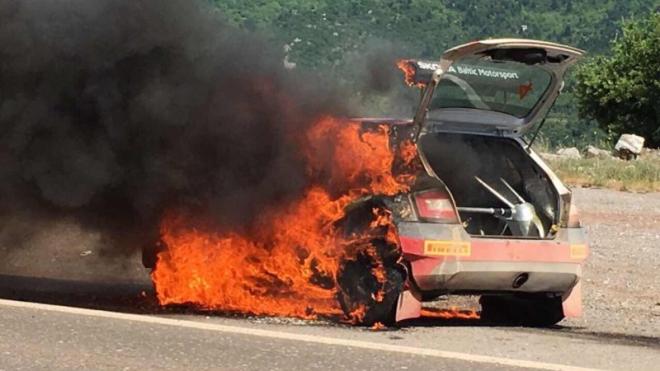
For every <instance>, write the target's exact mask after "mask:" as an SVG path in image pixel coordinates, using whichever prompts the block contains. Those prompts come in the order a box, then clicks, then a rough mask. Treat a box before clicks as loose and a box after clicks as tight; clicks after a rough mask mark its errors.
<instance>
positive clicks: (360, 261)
mask: <svg viewBox="0 0 660 371" xmlns="http://www.w3.org/2000/svg"><path fill="white" fill-rule="evenodd" d="M374 269H379V267H378V264H375V262H374V261H373V258H372V257H370V256H367V255H366V254H360V255H359V256H358V257H357V259H356V260H351V261H346V262H345V263H344V264H343V266H342V269H341V271H340V272H339V275H338V277H337V282H338V283H339V294H338V300H339V304H340V305H341V308H342V310H343V311H344V314H345V315H346V316H347V317H348V318H349V319H350V320H351V321H353V322H355V323H358V324H363V325H366V326H371V325H373V324H375V323H376V322H380V323H382V324H385V325H391V324H393V323H394V322H395V314H396V312H395V311H396V304H397V299H398V297H399V294H400V293H401V290H402V288H403V282H404V277H405V275H404V273H403V272H402V270H401V269H399V268H398V267H382V269H383V273H384V274H383V275H382V277H380V278H382V281H380V280H379V277H377V275H376V274H374V272H373V270H374Z"/></svg>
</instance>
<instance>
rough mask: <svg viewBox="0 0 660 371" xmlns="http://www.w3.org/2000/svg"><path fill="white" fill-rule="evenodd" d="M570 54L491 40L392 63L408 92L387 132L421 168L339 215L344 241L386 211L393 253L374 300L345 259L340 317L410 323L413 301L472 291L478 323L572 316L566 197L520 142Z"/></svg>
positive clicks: (575, 281)
mask: <svg viewBox="0 0 660 371" xmlns="http://www.w3.org/2000/svg"><path fill="white" fill-rule="evenodd" d="M581 55H583V51H581V50H579V49H576V48H572V47H569V46H564V45H559V44H555V43H550V42H544V41H534V40H521V39H490V40H483V41H476V42H470V43H468V44H464V45H461V46H458V47H455V48H452V49H449V50H447V51H446V52H445V53H444V54H443V55H442V57H441V58H440V59H439V60H437V61H415V60H408V61H405V62H404V64H405V66H404V69H405V70H406V71H407V72H408V76H407V80H408V83H409V84H410V85H414V86H417V87H420V88H421V98H420V103H419V106H418V108H417V111H416V114H415V116H414V118H413V119H411V120H399V121H390V123H391V125H392V130H391V136H392V139H393V142H394V143H397V142H401V141H404V140H412V141H414V142H415V143H416V145H417V151H418V156H419V160H420V162H421V164H422V165H423V171H422V174H421V175H420V176H418V177H417V181H416V182H415V184H414V186H413V187H412V189H411V191H410V192H409V193H407V194H402V195H397V196H393V197H380V196H378V195H373V197H365V198H364V199H361V200H360V201H359V202H356V203H355V204H354V205H351V206H350V208H349V209H348V210H347V214H346V218H345V219H344V229H345V231H346V233H354V232H355V231H356V230H359V229H360V228H362V227H364V225H365V223H366V222H368V220H369V218H370V215H372V210H374V209H375V208H386V209H387V210H389V211H390V212H391V213H392V218H393V222H394V225H395V227H396V231H397V236H398V247H397V249H389V250H388V249H384V251H388V252H385V253H382V254H381V255H383V256H382V260H383V262H384V263H383V264H384V265H385V268H386V274H385V279H386V280H387V285H386V287H385V293H384V295H373V293H374V292H375V291H374V290H376V289H375V288H376V287H379V286H378V283H377V282H375V281H374V278H373V275H371V276H370V272H369V269H365V268H364V266H365V264H364V262H347V263H346V264H345V265H344V267H343V269H342V270H341V272H340V273H339V275H338V283H339V286H340V294H339V296H340V297H339V300H340V302H341V304H342V307H343V308H344V311H345V312H346V313H351V311H355V310H356V308H364V312H365V313H363V314H362V315H363V316H362V318H361V319H362V321H363V322H364V323H367V324H369V323H375V322H383V323H390V322H394V321H401V320H404V319H409V318H414V317H418V316H419V315H420V311H421V307H422V302H424V301H430V300H434V299H435V298H437V297H439V296H441V295H448V294H464V295H479V296H480V304H481V307H482V311H481V317H482V319H485V320H492V321H498V322H499V321H506V322H514V323H517V324H523V325H533V326H549V325H553V324H555V323H557V322H559V321H561V320H562V319H563V318H564V317H573V316H579V315H581V311H582V306H581V283H580V280H581V277H582V264H583V262H584V260H585V258H586V257H587V255H588V244H587V240H586V238H585V232H584V230H583V228H582V227H581V225H580V221H579V219H578V214H577V209H576V207H575V206H574V205H573V203H572V199H571V192H570V190H569V189H568V188H567V187H566V186H565V185H564V184H562V182H561V181H560V180H559V178H558V177H557V176H556V175H555V174H554V173H553V172H552V170H551V169H550V168H549V167H548V166H547V165H546V164H545V163H544V162H543V160H542V159H541V158H540V157H539V156H538V155H537V154H536V153H535V152H534V150H533V149H532V148H531V141H533V140H534V138H535V136H536V133H537V132H538V130H539V128H540V127H541V126H542V125H543V121H544V119H545V117H546V115H547V114H548V111H549V110H550V108H551V107H552V105H553V103H554V102H555V100H556V99H557V97H558V96H559V94H560V92H561V90H562V88H563V86H564V82H563V77H564V74H565V73H566V71H567V70H568V68H569V67H570V66H571V65H573V64H574V63H575V62H576V61H577V60H578V59H579V58H580V56H581ZM363 121H364V122H365V124H368V123H369V122H368V121H369V119H365V120H363ZM377 240H378V236H375V237H374V243H378V241H377ZM381 242H382V243H383V244H386V241H385V237H384V236H382V241H381ZM367 266H368V264H367ZM372 268H373V267H372ZM370 269H371V268H370ZM371 270H372V271H373V269H371ZM381 286H382V285H381ZM370 292H371V293H372V295H368V294H369V293H370ZM361 293H362V294H364V293H367V295H360V294H361ZM356 298H358V299H356ZM359 298H362V299H359Z"/></svg>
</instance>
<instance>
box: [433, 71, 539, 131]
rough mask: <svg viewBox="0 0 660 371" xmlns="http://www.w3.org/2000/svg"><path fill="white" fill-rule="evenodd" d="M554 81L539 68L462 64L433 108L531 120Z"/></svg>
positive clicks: (446, 80)
mask: <svg viewBox="0 0 660 371" xmlns="http://www.w3.org/2000/svg"><path fill="white" fill-rule="evenodd" d="M551 81H552V77H551V76H550V73H549V72H547V71H545V70H543V69H541V68H539V67H535V66H529V65H526V64H523V63H518V62H511V61H492V60H490V59H473V60H460V61H457V62H456V63H454V64H453V65H452V66H451V67H450V68H449V71H447V73H446V74H445V75H444V76H443V78H442V79H441V80H440V83H439V84H438V86H437V87H436V89H435V92H434V97H433V100H432V101H431V105H430V107H429V109H430V111H429V118H433V116H434V115H433V110H435V109H439V108H474V109H483V110H489V111H498V112H503V113H507V114H509V115H513V116H516V117H519V118H522V117H525V116H527V115H528V114H529V113H530V112H531V111H532V109H533V108H534V107H535V106H536V104H537V103H538V102H539V101H540V100H541V98H543V96H544V95H545V92H546V91H547V89H548V87H549V86H550V83H551Z"/></svg>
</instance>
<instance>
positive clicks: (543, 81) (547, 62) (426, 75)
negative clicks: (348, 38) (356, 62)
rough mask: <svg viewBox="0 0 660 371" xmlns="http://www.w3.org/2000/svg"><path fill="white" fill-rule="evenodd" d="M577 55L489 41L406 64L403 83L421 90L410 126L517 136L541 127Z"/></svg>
mask: <svg viewBox="0 0 660 371" xmlns="http://www.w3.org/2000/svg"><path fill="white" fill-rule="evenodd" d="M582 54H583V51H581V50H579V49H575V48H572V47H569V46H564V45H559V44H553V43H548V42H543V41H534V40H520V39H493V40H483V41H475V42H471V43H468V44H464V45H461V46H457V47H455V48H452V49H449V50H448V51H446V52H445V53H444V54H443V56H442V58H441V59H440V61H438V62H428V61H426V62H425V61H413V60H411V61H407V65H406V66H403V68H404V70H407V72H408V74H407V76H406V78H407V81H408V83H409V84H414V85H417V86H419V87H421V88H422V89H423V94H422V101H421V104H420V106H419V109H418V111H417V115H416V117H415V121H416V124H417V125H418V126H419V127H420V128H422V127H424V126H435V127H437V126H442V127H443V129H445V130H452V131H463V132H475V133H496V134H504V135H522V134H524V133H526V132H528V131H529V130H531V129H532V128H533V127H534V126H535V125H536V124H538V123H540V122H541V121H543V119H544V118H545V116H546V114H547V113H548V110H549V109H550V108H551V106H552V104H553V103H554V101H555V99H556V98H557V96H558V95H559V93H560V91H561V89H562V87H563V84H564V83H563V77H564V74H565V73H566V71H567V70H568V68H569V67H570V66H571V65H573V64H574V63H575V62H577V60H578V59H579V57H580V56H581V55H582Z"/></svg>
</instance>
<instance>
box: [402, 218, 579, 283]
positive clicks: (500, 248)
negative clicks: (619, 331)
mask: <svg viewBox="0 0 660 371" xmlns="http://www.w3.org/2000/svg"><path fill="white" fill-rule="evenodd" d="M398 228H399V238H400V242H401V248H402V250H403V256H404V259H405V260H406V261H407V262H408V263H409V265H410V270H411V272H410V274H411V281H412V283H413V284H414V286H415V288H416V289H417V290H419V291H422V292H437V293H442V292H446V293H476V294H479V293H489V292H525V293H541V292H543V293H557V294H561V295H566V294H568V293H570V291H571V290H572V289H573V287H574V286H575V285H576V284H577V283H578V282H579V280H580V277H581V276H582V267H581V264H582V262H583V261H584V259H585V258H586V257H587V255H588V246H587V243H586V238H585V236H584V232H583V230H582V229H581V228H565V229H561V230H560V231H559V232H558V233H557V236H556V238H555V239H553V240H528V239H511V238H509V239H503V238H502V239H500V238H475V237H471V236H470V235H468V234H467V233H466V232H465V230H464V229H463V227H462V226H461V225H451V224H432V223H412V222H410V223H408V222H404V223H399V225H398ZM521 281H524V282H521Z"/></svg>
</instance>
